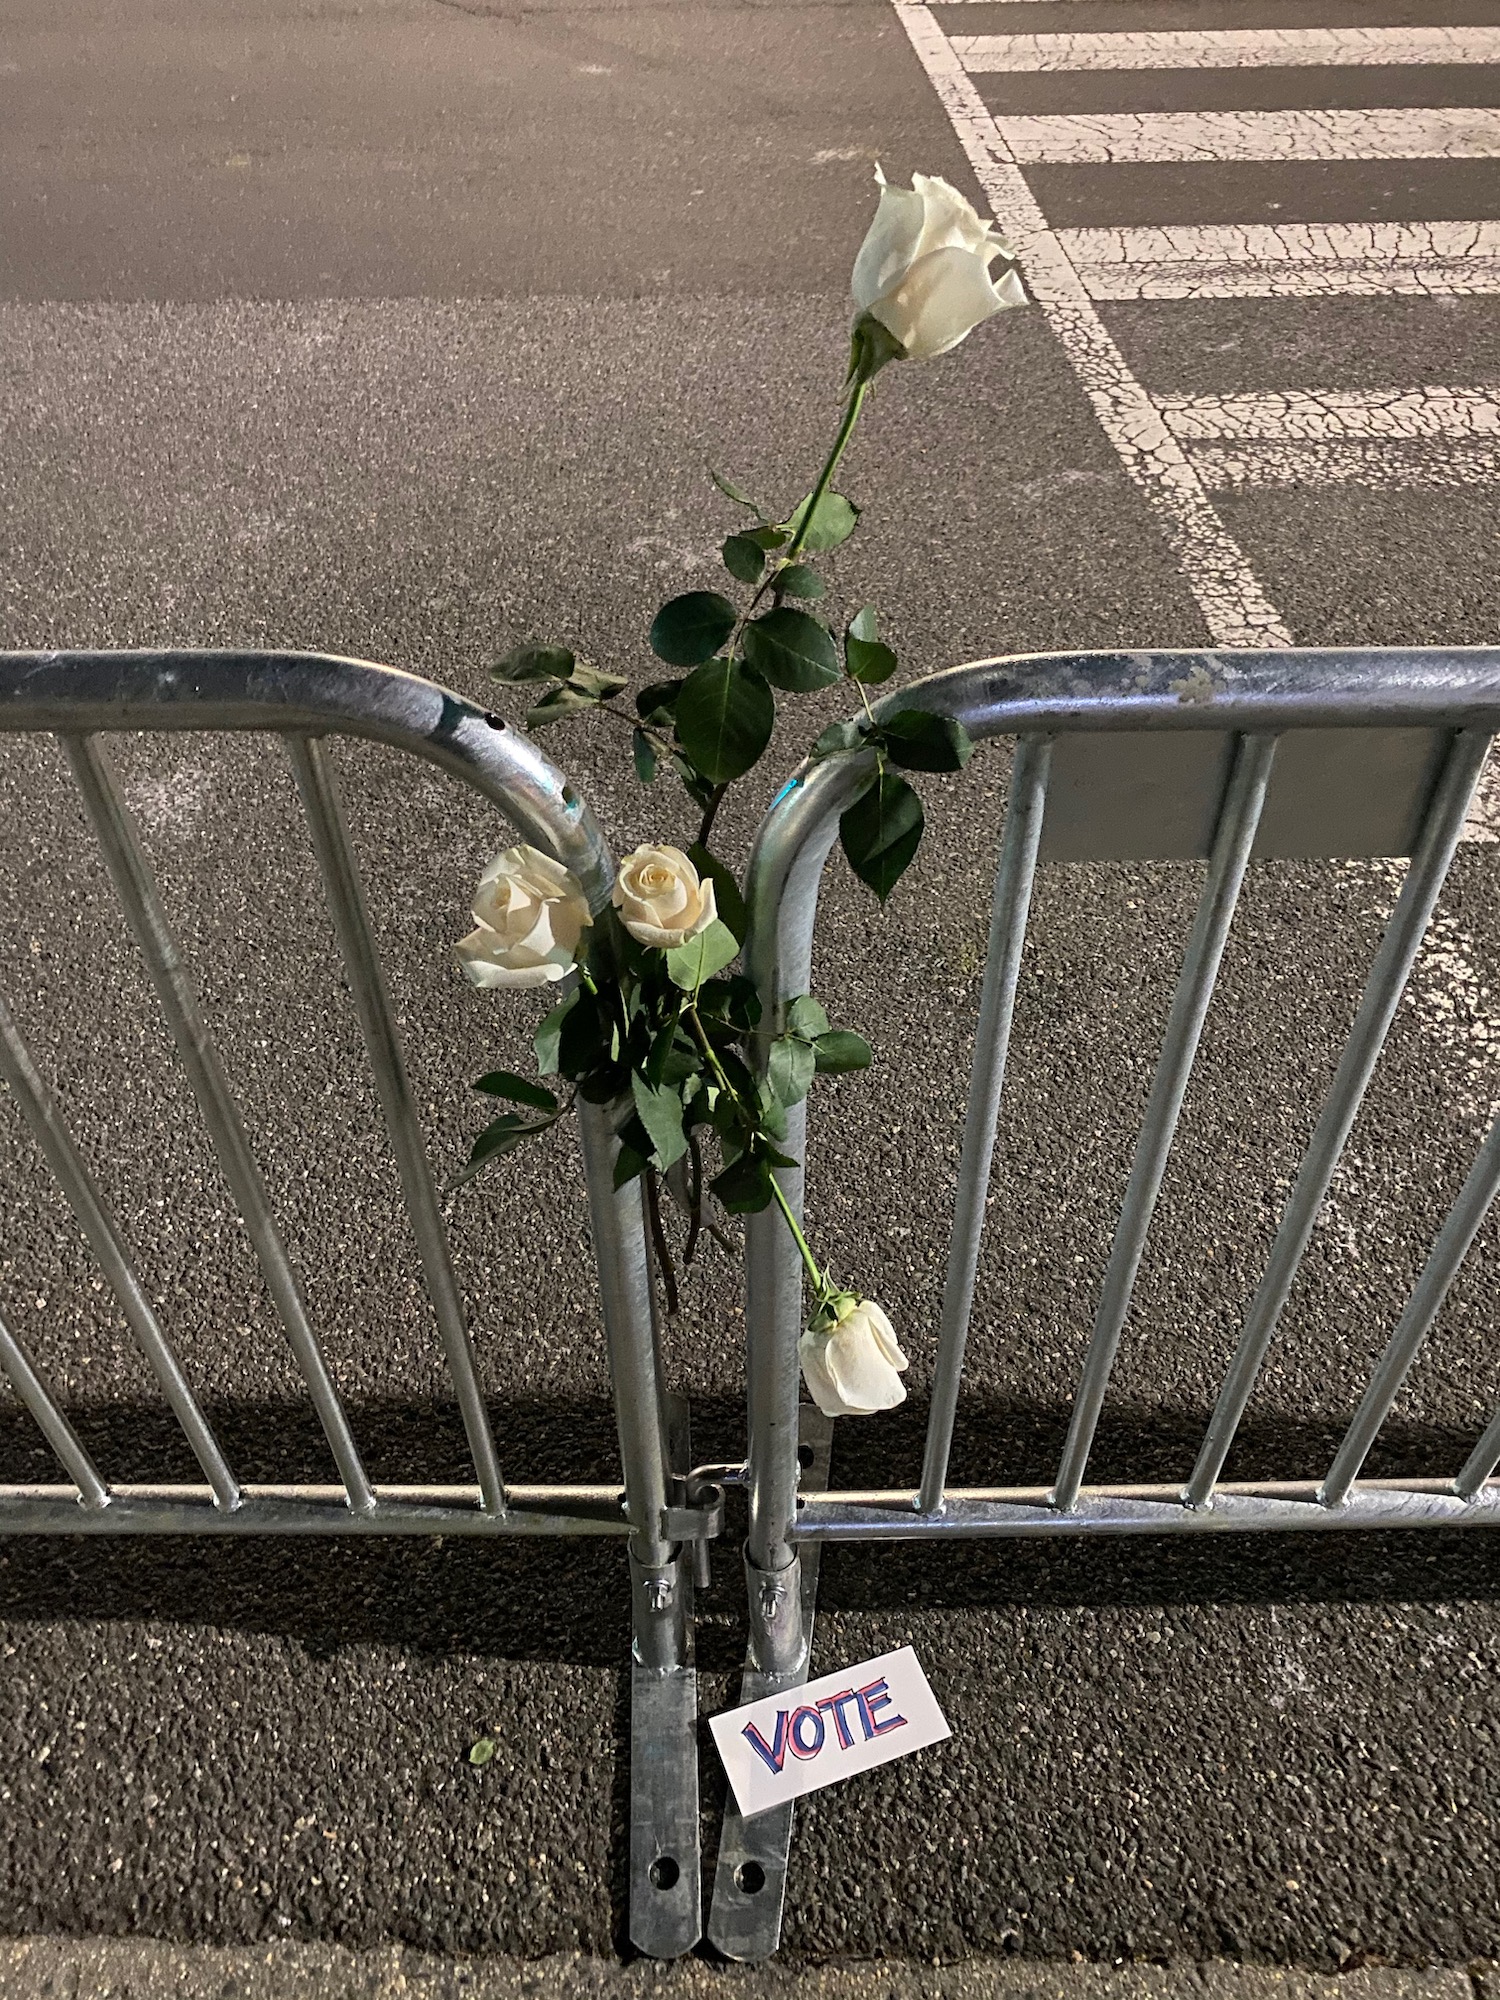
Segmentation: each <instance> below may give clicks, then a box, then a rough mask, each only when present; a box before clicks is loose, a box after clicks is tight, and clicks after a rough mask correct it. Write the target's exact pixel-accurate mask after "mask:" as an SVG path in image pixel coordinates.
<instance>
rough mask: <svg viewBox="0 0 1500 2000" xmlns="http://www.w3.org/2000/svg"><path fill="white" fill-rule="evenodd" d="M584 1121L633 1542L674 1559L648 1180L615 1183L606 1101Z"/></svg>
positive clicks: (655, 1556)
mask: <svg viewBox="0 0 1500 2000" xmlns="http://www.w3.org/2000/svg"><path fill="white" fill-rule="evenodd" d="M578 1121H579V1138H580V1141H581V1144H582V1148H583V1167H584V1178H585V1181H586V1182H587V1186H588V1199H589V1221H590V1226H591V1228H592V1231H593V1238H594V1258H595V1262H596V1263H597V1265H598V1269H599V1290H600V1297H601V1304H602V1307H603V1312H604V1333H605V1339H606V1341H607V1342H608V1346H609V1368H610V1377H611V1381H612V1384H613V1389H614V1399H615V1421H616V1423H617V1425H618V1427H619V1433H620V1462H621V1465H622V1466H623V1468H624V1472H625V1491H626V1498H627V1504H628V1506H629V1510H630V1525H631V1527H632V1528H633V1529H634V1531H635V1532H634V1534H633V1535H632V1537H631V1547H632V1549H633V1551H634V1553H635V1555H636V1557H637V1559H638V1561H639V1562H640V1563H642V1564H643V1565H644V1566H646V1567H647V1568H655V1567H659V1566H661V1565H663V1564H665V1563H667V1562H668V1561H670V1559H671V1555H672V1549H671V1545H670V1543H668V1542H666V1541H665V1540H664V1539H663V1537H662V1525H663V1522H662V1517H663V1513H664V1511H665V1509H666V1506H667V1482H668V1478H669V1473H668V1467H667V1449H666V1439H665V1437H664V1436H663V1434H662V1422H661V1411H662V1397H661V1393H660V1390H659V1387H658V1384H657V1379H656V1355H655V1348H654V1344H653V1341H652V1336H651V1301H650V1282H651V1280H650V1274H649V1272H648V1271H647V1268H646V1228H645V1216H644V1212H643V1208H642V1202H641V1187H640V1182H639V1181H627V1183H626V1184H625V1186H624V1187H622V1188H617V1187H616V1186H615V1184H614V1161H615V1154H616V1151H617V1144H616V1141H615V1137H614V1134H613V1132H612V1131H611V1129H610V1124H609V1120H608V1118H607V1117H606V1115H605V1113H604V1111H603V1109H602V1107H601V1106H599V1105H597V1104H585V1103H584V1102H583V1101H582V1100H581V1099H580V1100H579V1104H578ZM660 1664H661V1665H668V1664H674V1663H672V1662H668V1661H662V1662H660Z"/></svg>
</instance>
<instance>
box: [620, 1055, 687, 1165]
mask: <svg viewBox="0 0 1500 2000" xmlns="http://www.w3.org/2000/svg"><path fill="white" fill-rule="evenodd" d="M630 1094H631V1096H632V1097H633V1098H634V1099H635V1108H636V1113H637V1115H638V1116H639V1118H640V1121H641V1123H642V1124H643V1125H644V1126H645V1128H646V1136H647V1138H648V1139H649V1140H650V1141H651V1150H652V1152H653V1154H654V1155H655V1158H656V1164H657V1165H658V1166H659V1167H660V1168H661V1170H662V1172H663V1173H665V1172H666V1170H667V1168H668V1167H670V1166H671V1165H672V1163H673V1161H674V1160H680V1159H681V1158H682V1156H683V1154H684V1153H685V1152H686V1151H687V1140H686V1139H685V1138H684V1136H683V1131H682V1101H681V1099H680V1098H679V1097H678V1095H677V1093H676V1092H675V1091H673V1090H664V1089H659V1088H658V1089H653V1088H652V1086H651V1085H650V1084H649V1083H647V1082H646V1080H645V1078H644V1077H643V1076H640V1075H639V1074H636V1073H634V1072H633V1073H632V1075H631V1078H630Z"/></svg>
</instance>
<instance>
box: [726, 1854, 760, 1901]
mask: <svg viewBox="0 0 1500 2000" xmlns="http://www.w3.org/2000/svg"><path fill="white" fill-rule="evenodd" d="M734 1886H735V1888H736V1889H738V1890H739V1892H740V1894H741V1895H742V1896H758V1895H759V1894H760V1892H761V1890H762V1889H764V1888H765V1886H766V1871H765V1869H764V1868H762V1867H761V1865H760V1863H759V1862H758V1861H742V1862H741V1863H740V1865H739V1867H738V1868H736V1869H735V1871H734Z"/></svg>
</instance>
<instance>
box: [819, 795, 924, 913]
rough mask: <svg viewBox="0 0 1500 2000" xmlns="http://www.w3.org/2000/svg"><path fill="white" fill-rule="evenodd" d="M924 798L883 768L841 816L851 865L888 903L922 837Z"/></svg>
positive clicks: (842, 829)
mask: <svg viewBox="0 0 1500 2000" xmlns="http://www.w3.org/2000/svg"><path fill="white" fill-rule="evenodd" d="M922 826H923V817H922V801H921V800H920V799H919V798H918V797H917V795H916V793H915V792H914V791H913V790H912V788H911V786H910V785H909V784H907V782H906V780H905V779H904V778H898V777H896V776H895V775H894V773H892V772H890V771H882V772H881V774H880V776H879V777H878V778H877V779H876V781H875V783H874V784H873V785H871V786H870V788H869V790H868V791H867V792H865V793H864V794H863V795H862V796H861V797H860V798H858V799H856V800H855V802H854V804H853V805H852V806H850V807H849V809H848V811H847V812H845V813H844V814H843V815H842V816H841V818H840V820H839V839H840V841H841V842H842V843H843V848H844V853H845V854H846V855H847V856H848V860H849V866H850V867H851V868H852V869H853V870H854V872H855V874H856V875H857V876H858V877H859V879H860V881H861V882H863V883H864V884H865V885H866V886H867V887H868V888H871V889H873V890H874V891H875V894H876V895H877V896H878V897H879V898H880V900H881V902H882V903H883V902H884V901H885V899H886V897H887V896H889V894H890V893H891V891H892V889H894V888H895V886H896V884H897V883H898V882H899V881H900V879H901V877H902V875H903V874H904V873H905V872H906V869H907V866H908V865H909V863H910V861H911V858H912V856H913V855H914V854H915V853H916V851H917V847H918V845H919V843H920V842H921V839H922Z"/></svg>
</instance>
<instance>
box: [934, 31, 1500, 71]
mask: <svg viewBox="0 0 1500 2000" xmlns="http://www.w3.org/2000/svg"><path fill="white" fill-rule="evenodd" d="M953 46H954V47H955V48H956V49H957V50H958V53H959V56H960V57H961V59H962V61H963V65H964V68H965V69H967V70H969V71H970V72H971V73H977V72H980V71H996V70H1012V71H1014V70H1085V69H1086V70H1093V69H1117V70H1128V69H1285V68H1288V67H1295V68H1309V67H1315V68H1324V67H1333V66H1339V67H1343V66H1348V65H1353V64H1367V63H1500V28H1216V29H1198V28H1171V29H1151V30H1146V31H1143V32H1137V33H1132V32H1128V31H1126V30H1121V29H1115V30H1109V31H1106V32H1104V33H1102V34H1068V33H1066V32H1064V33H1059V34H1047V35H1025V34H1021V35H955V36H954V37H953Z"/></svg>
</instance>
